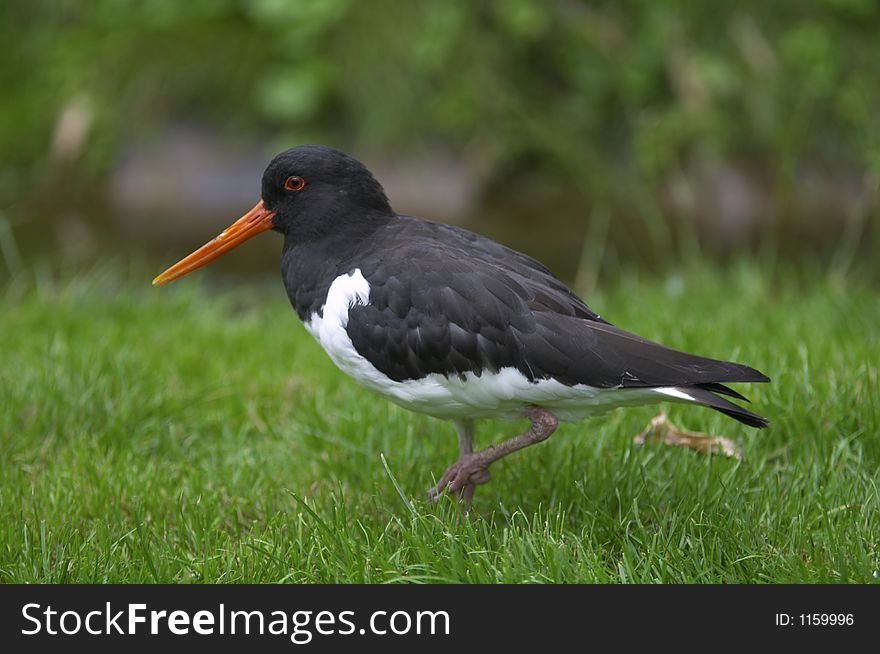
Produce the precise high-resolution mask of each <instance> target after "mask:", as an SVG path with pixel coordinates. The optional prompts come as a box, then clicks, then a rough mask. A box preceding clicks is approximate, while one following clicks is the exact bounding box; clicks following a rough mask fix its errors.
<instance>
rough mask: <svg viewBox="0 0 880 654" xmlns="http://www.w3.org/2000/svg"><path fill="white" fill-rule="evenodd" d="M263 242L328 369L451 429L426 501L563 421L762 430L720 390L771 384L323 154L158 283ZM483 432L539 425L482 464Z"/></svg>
mask: <svg viewBox="0 0 880 654" xmlns="http://www.w3.org/2000/svg"><path fill="white" fill-rule="evenodd" d="M269 229H271V230H275V231H277V232H280V233H281V234H282V235H283V237H284V245H283V248H282V253H281V273H282V277H283V279H284V285H285V287H286V289H287V295H288V297H289V298H290V302H291V304H292V305H293V308H294V309H295V310H296V313H297V315H298V316H299V317H300V319H301V320H302V321H303V323H304V324H305V326H306V329H308V331H309V332H311V334H312V335H313V336H314V337H315V339H316V340H317V341H318V343H320V344H321V346H322V347H323V348H324V350H325V351H326V352H327V354H328V355H329V356H330V358H331V359H332V360H333V362H334V363H335V364H336V365H337V366H338V367H339V368H340V369H341V370H342V371H343V372H345V373H346V374H348V375H349V376H350V377H352V378H354V379H355V380H356V381H358V382H360V383H361V384H363V385H364V386H366V387H367V388H369V389H371V390H373V391H376V392H377V393H379V394H381V395H384V396H385V397H387V398H388V399H390V400H391V401H393V402H396V403H397V404H400V405H402V406H404V407H406V408H407V409H410V410H412V411H418V412H421V413H426V414H428V415H431V416H435V417H437V418H445V419H449V420H452V421H454V422H455V425H456V428H457V431H458V443H459V449H460V456H459V458H458V460H457V461H456V462H455V463H454V464H452V465H451V466H450V467H449V468H448V469H447V470H446V472H445V473H444V474H443V475H442V476H441V478H440V480H439V482H438V483H437V484H436V485H435V486H434V487H433V488H432V489H431V490H430V491H429V494H430V495H431V496H432V497H436V496H438V495H439V494H440V493H442V492H444V490H445V491H448V492H451V493H455V494H457V495H458V496H459V497H461V498H462V499H463V500H464V501H465V502H467V503H469V502H470V500H471V499H472V497H473V494H474V489H475V487H476V486H477V485H478V484H482V483H485V482H486V481H488V479H489V466H490V465H492V464H493V463H494V462H495V461H498V460H499V459H500V458H502V457H504V456H506V455H508V454H510V453H512V452H515V451H517V450H520V449H523V448H525V447H528V446H529V445H534V444H535V443H539V442H541V441H543V440H545V439H547V438H548V437H549V436H550V435H551V434H552V433H553V431H554V430H555V429H556V427H557V423H558V421H560V420H562V421H574V420H579V419H582V418H585V417H587V416H592V415H596V414H599V413H602V412H605V411H608V410H609V409H612V408H615V407H619V406H626V405H639V404H646V403H654V402H660V401H673V402H685V403H689V404H699V405H702V406H706V407H710V408H712V409H715V410H716V411H720V412H721V413H724V414H725V415H728V416H730V417H731V418H734V419H736V420H739V421H740V422H743V423H745V424H747V425H750V426H752V427H764V426H766V425H767V422H768V421H767V420H766V419H765V418H762V417H761V416H758V415H756V414H754V413H752V412H751V411H748V410H746V409H744V408H743V407H741V406H739V405H737V404H734V403H733V402H731V401H729V400H727V399H725V398H723V397H721V396H722V395H726V396H729V397H733V398H736V399H740V400H745V399H746V398H745V397H743V396H742V395H740V394H739V393H738V392H736V391H734V390H732V389H731V388H728V387H727V386H725V385H724V384H726V383H729V382H767V381H769V379H768V378H767V377H766V376H765V375H763V374H762V373H760V372H758V371H757V370H755V369H753V368H750V367H748V366H744V365H741V364H738V363H730V362H726V361H717V360H715V359H709V358H705V357H702V356H696V355H693V354H686V353H684V352H678V351H676V350H672V349H669V348H666V347H664V346H662V345H658V344H657V343H653V342H651V341H649V340H646V339H644V338H641V337H639V336H636V335H634V334H631V333H629V332H626V331H624V330H623V329H620V328H618V327H615V326H614V325H612V324H611V323H610V322H608V321H607V320H605V319H604V318H602V317H600V316H599V314H597V313H596V312H595V311H593V310H592V309H590V308H589V307H588V306H587V305H586V304H585V303H584V302H583V301H582V300H581V299H580V298H579V297H578V296H577V295H575V293H574V292H573V291H572V290H571V289H569V288H568V286H566V285H565V284H564V283H562V282H561V281H560V280H559V279H557V278H556V277H555V276H554V275H553V273H551V272H550V270H549V269H547V267H546V266H544V265H543V264H541V263H540V262H538V261H536V260H535V259H532V258H531V257H529V256H527V255H525V254H521V253H519V252H516V251H514V250H511V249H510V248H507V247H505V246H503V245H500V244H498V243H496V242H494V241H492V240H490V239H488V238H486V237H484V236H480V235H478V234H475V233H472V232H469V231H466V230H464V229H459V228H457V227H452V226H449V225H444V224H441V223H436V222H429V221H427V220H421V219H419V218H414V217H412V216H404V215H400V214H397V213H395V212H394V210H393V209H392V208H391V205H390V204H389V202H388V199H387V198H386V196H385V192H384V190H383V189H382V186H381V185H380V184H379V182H377V181H376V179H375V178H374V177H373V175H372V174H371V173H370V171H369V170H367V168H366V167H365V166H364V165H363V164H361V163H360V162H359V161H357V160H355V159H353V158H352V157H350V156H348V155H346V154H345V153H343V152H340V151H339V150H335V149H333V148H329V147H326V146H322V145H303V146H299V147H296V148H292V149H290V150H286V151H285V152H282V153H281V154H279V155H278V156H276V157H275V158H274V159H273V160H272V161H271V163H270V164H269V166H268V168H266V171H265V172H264V173H263V180H262V199H261V200H260V201H259V202H258V203H257V204H256V206H255V207H254V208H253V209H251V210H250V211H248V212H247V213H246V214H245V215H244V216H242V217H241V218H240V219H239V220H237V221H236V222H234V223H233V224H232V225H230V226H229V227H228V228H227V229H225V230H224V231H223V232H222V233H220V234H219V235H218V236H217V237H216V238H214V239H213V240H211V241H210V242H208V243H207V244H205V245H204V246H202V247H201V248H199V249H198V250H196V251H195V252H193V253H192V254H190V255H189V256H188V257H186V258H184V259H183V260H181V261H180V262H178V263H177V264H175V265H173V266H172V267H171V268H169V269H168V270H166V271H165V272H163V273H162V274H161V275H159V276H158V277H156V279H155V280H153V284H154V285H160V284H164V283H166V282H169V281H171V280H173V279H177V278H178V277H181V276H183V275H185V274H187V273H189V272H192V271H193V270H195V269H196V268H199V267H200V266H202V265H204V264H206V263H208V262H209V261H211V260H212V259H214V258H216V257H218V256H220V255H221V254H223V253H224V252H227V251H228V250H230V249H232V248H234V247H235V246H237V245H239V244H240V243H243V242H244V241H246V240H247V239H249V238H251V237H252V236H254V235H256V234H258V233H260V232H263V231H266V230H269ZM479 418H514V419H516V418H527V419H528V420H529V421H530V422H531V426H530V427H529V429H528V430H526V431H525V432H523V433H521V434H519V435H516V436H513V437H512V438H509V439H507V440H505V441H503V442H501V443H499V444H496V445H492V446H490V447H488V448H486V449H483V450H479V451H474V449H473V435H474V421H475V420H476V419H479Z"/></svg>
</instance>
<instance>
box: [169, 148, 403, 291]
mask: <svg viewBox="0 0 880 654" xmlns="http://www.w3.org/2000/svg"><path fill="white" fill-rule="evenodd" d="M393 215H394V213H393V211H392V210H391V206H390V205H389V204H388V198H386V197H385V191H383V190H382V186H381V185H380V184H379V182H377V181H376V178H375V177H373V175H372V174H371V173H370V171H369V170H367V168H366V166H364V165H363V164H362V163H361V162H359V161H358V160H356V159H353V158H352V157H349V156H348V155H347V154H345V153H344V152H340V151H339V150H334V149H333V148H329V147H327V146H326V145H301V146H299V147H296V148H291V149H290V150H285V151H284V152H282V153H281V154H279V155H278V156H276V157H275V158H274V159H272V161H271V162H270V163H269V166H268V167H267V168H266V171H265V172H264V173H263V191H262V199H261V200H260V201H259V202H257V204H256V206H255V207H254V208H253V209H251V210H250V211H248V212H247V213H246V214H245V215H244V216H242V217H241V218H239V219H238V220H237V221H235V222H234V223H232V224H231V225H230V226H229V227H227V228H226V229H224V230H223V231H222V232H221V233H220V234H219V235H218V236H217V237H216V238H214V239H212V240H211V241H209V242H208V243H206V244H205V245H203V246H202V247H200V248H199V249H198V250H196V251H195V252H193V253H192V254H190V255H189V256H188V257H185V258H183V259H181V260H180V261H178V262H177V263H176V264H174V265H173V266H171V267H170V268H169V269H168V270H166V271H165V272H163V273H162V274H161V275H159V276H158V277H156V279H154V280H153V284H154V285H157V286H158V285H160V284H165V283H167V282H170V281H171V280H174V279H177V278H178V277H182V276H183V275H186V274H187V273H189V272H192V271H193V270H195V269H196V268H201V267H202V266H204V265H205V264H206V263H208V262H209V261H212V260H213V259H216V258H217V257H219V256H220V255H221V254H223V253H224V252H228V251H229V250H231V249H232V248H234V247H235V246H237V245H239V244H240V243H244V242H245V241H246V240H248V239H249V238H251V237H252V236H256V235H257V234H259V233H260V232H264V231H266V230H268V229H274V230H275V231H278V232H281V233H282V234H284V240H285V243H284V246H285V249H287V248H288V246H290V245H296V244H302V245H310V244H312V243H314V242H315V241H319V240H321V239H327V241H328V242H329V241H334V242H335V243H339V242H346V241H347V242H349V243H354V242H357V240H358V239H360V238H362V237H363V236H365V235H366V234H367V233H368V232H369V231H371V230H372V229H375V228H376V226H377V225H379V224H382V223H384V222H387V221H388V220H389V219H390V218H391V217H392V216H393ZM332 235H335V236H336V238H335V239H332V238H328V237H330V236H332ZM325 245H326V243H325Z"/></svg>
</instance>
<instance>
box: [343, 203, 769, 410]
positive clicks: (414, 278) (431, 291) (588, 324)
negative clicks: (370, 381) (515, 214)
mask: <svg viewBox="0 0 880 654" xmlns="http://www.w3.org/2000/svg"><path fill="white" fill-rule="evenodd" d="M380 236H381V235H380ZM383 243H384V244H385V245H389V244H390V245H392V246H393V247H392V248H391V251H393V253H394V254H393V256H387V255H385V256H383V257H372V258H371V257H369V256H367V257H366V258H365V257H363V256H362V255H361V257H360V261H359V263H360V266H361V272H362V274H363V275H364V277H365V278H366V279H367V281H368V282H369V284H370V302H369V304H367V305H359V306H355V307H353V308H352V309H351V311H350V313H349V323H348V326H347V332H348V335H349V337H350V338H351V341H352V344H353V345H354V347H355V349H356V350H357V351H358V353H359V354H361V356H363V357H365V358H366V359H368V360H369V361H370V362H371V363H372V364H373V365H374V366H375V367H376V368H377V369H379V370H380V371H382V372H383V373H384V374H386V375H388V377H390V378H391V379H394V380H397V381H403V380H407V379H419V378H422V377H424V376H426V375H428V374H430V373H440V374H444V375H463V374H464V373H467V372H473V373H474V374H476V375H480V374H482V373H483V372H484V371H490V372H497V371H498V370H500V369H501V368H506V367H513V368H516V369H517V370H519V371H520V372H521V373H522V374H523V375H525V376H526V377H527V378H528V379H529V380H532V381H538V380H541V379H556V380H558V381H560V382H562V383H564V384H567V385H575V384H588V385H590V386H594V387H599V388H613V387H619V388H632V387H635V388H639V387H640V388H650V387H661V386H664V387H665V386H674V387H679V386H681V387H700V388H701V389H703V390H706V391H707V393H706V394H707V395H711V397H713V398H715V397H716V396H714V395H712V394H711V393H710V392H709V391H712V392H715V393H723V394H727V395H732V396H734V397H740V398H742V396H740V395H739V394H738V393H736V392H735V391H732V390H731V389H728V388H726V387H725V386H723V385H722V382H749V381H751V382H760V381H768V379H767V377H766V376H764V375H763V374H761V373H760V372H758V371H757V370H754V369H753V368H749V367H748V366H743V365H740V364H736V363H730V362H725V361H717V360H714V359H708V358H705V357H700V356H696V355H692V354H687V353H684V352H678V351H676V350H672V349H669V348H666V347H664V346H662V345H659V344H657V343H653V342H651V341H648V340H647V339H644V338H641V337H639V336H636V335H634V334H630V333H628V332H626V331H624V330H622V329H620V328H618V327H615V326H614V325H611V324H610V323H608V322H607V321H605V320H603V319H602V318H600V317H599V316H598V315H597V314H596V313H595V312H593V311H592V310H591V309H589V307H587V305H586V304H584V303H583V301H582V300H580V299H579V298H578V297H577V296H576V295H575V294H574V293H573V292H572V291H571V289H569V288H568V287H567V286H566V285H565V284H563V283H562V282H561V281H559V280H558V279H557V278H556V277H554V276H553V274H552V273H551V272H550V271H549V270H548V269H547V268H546V267H544V266H543V265H542V264H540V263H538V262H537V261H535V260H534V259H531V258H530V257H527V256H525V255H523V254H520V253H518V252H515V251H513V250H510V249H509V248H505V247H504V246H501V245H499V244H498V243H495V242H493V241H491V240H489V239H486V238H484V237H481V236H478V235H476V234H472V233H470V232H466V231H464V230H459V229H456V228H453V227H449V226H445V225H439V224H436V223H427V222H423V221H415V220H413V221H412V222H409V223H406V224H405V225H404V228H403V229H401V226H400V224H398V225H397V227H396V229H395V230H394V233H393V235H388V236H387V238H386V239H385V240H383ZM382 251H384V252H388V249H385V248H383V249H382ZM716 399H718V400H719V401H721V402H725V403H726V405H727V404H729V405H730V406H731V407H736V408H739V407H737V405H735V404H732V403H730V402H727V401H726V400H722V399H721V398H716ZM704 403H705V402H704ZM726 405H725V408H728V407H726ZM715 408H718V407H715ZM719 410H720V409H719ZM743 411H744V410H743ZM751 415H753V414H751Z"/></svg>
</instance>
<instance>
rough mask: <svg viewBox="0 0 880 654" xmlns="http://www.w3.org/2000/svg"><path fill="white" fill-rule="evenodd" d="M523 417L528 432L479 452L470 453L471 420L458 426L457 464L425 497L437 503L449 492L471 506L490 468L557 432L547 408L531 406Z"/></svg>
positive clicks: (449, 469) (554, 417) (554, 421)
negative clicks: (440, 497) (477, 489)
mask: <svg viewBox="0 0 880 654" xmlns="http://www.w3.org/2000/svg"><path fill="white" fill-rule="evenodd" d="M526 417H528V419H529V420H531V421H532V426H531V427H530V428H529V430H528V431H526V432H523V433H522V434H518V435H517V436H513V437H512V438H508V439H507V440H506V441H502V442H501V443H498V444H497V445H491V446H489V447H487V448H486V449H484V450H480V451H479V452H473V451H472V445H473V421H467V422H461V423H459V424H458V425H457V426H458V443H459V452H460V453H459V457H458V461H456V462H455V463H453V464H452V465H451V466H449V468H447V469H446V472H444V473H443V476H442V477H440V481H439V482H438V483H437V485H436V486H434V487H433V488H431V489H430V490H429V491H428V497H430V498H431V499H432V500H436V499H437V498H438V497H439V496H440V494H441V493H442V492H443V491H448V492H450V493H456V494H458V496H459V497H460V498H461V500H462V502H463V503H464V504H465V505H470V503H471V500H472V499H473V497H474V492H475V491H476V487H477V486H478V485H479V484H485V483H486V482H487V481H489V466H490V465H492V464H493V463H495V462H496V461H497V460H498V459H501V458H503V457H505V456H507V455H508V454H511V453H513V452H516V451H517V450H521V449H523V448H524V447H528V446H529V445H534V444H535V443H540V442H541V441H544V440H547V439H548V438H549V437H550V435H551V434H552V433H553V432H554V431H556V426H557V424H558V422H557V420H556V416H554V415H553V414H552V413H550V412H549V411H547V410H546V409H542V408H540V407H531V408H529V409H528V411H527V412H526Z"/></svg>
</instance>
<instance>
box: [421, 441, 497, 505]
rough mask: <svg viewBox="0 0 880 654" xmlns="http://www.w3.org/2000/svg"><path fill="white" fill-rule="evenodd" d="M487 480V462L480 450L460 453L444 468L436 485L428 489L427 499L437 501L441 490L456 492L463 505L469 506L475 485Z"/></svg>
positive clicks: (441, 492)
mask: <svg viewBox="0 0 880 654" xmlns="http://www.w3.org/2000/svg"><path fill="white" fill-rule="evenodd" d="M487 481H489V463H488V462H487V461H486V457H485V456H481V452H474V453H465V454H462V455H461V456H460V457H459V458H458V461H456V462H455V463H453V464H452V465H451V466H449V467H448V468H447V469H446V472H444V473H443V476H442V477H440V481H439V482H437V485H436V486H434V487H432V488H430V489H428V499H430V500H431V501H435V502H436V501H437V500H438V499H439V498H440V495H441V494H443V492H444V491H445V492H447V493H451V494H456V495H458V497H459V499H460V500H461V502H462V503H463V504H464V505H465V506H470V503H471V501H472V500H473V498H474V492H475V491H476V489H477V486H479V485H480V484H485V483H486V482H487Z"/></svg>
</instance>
